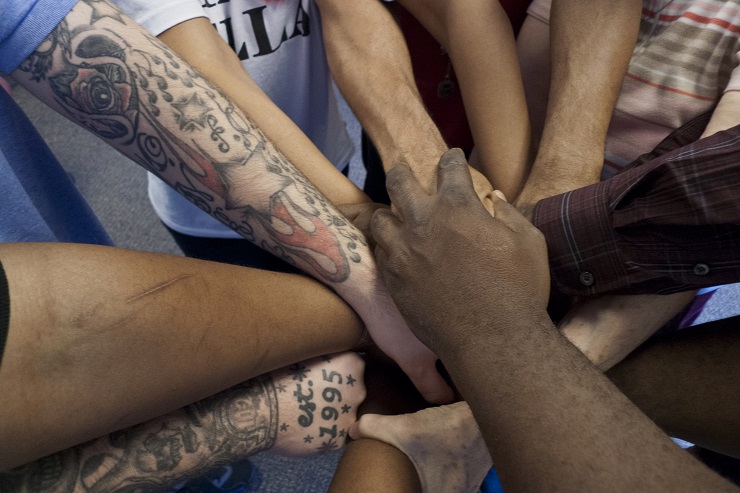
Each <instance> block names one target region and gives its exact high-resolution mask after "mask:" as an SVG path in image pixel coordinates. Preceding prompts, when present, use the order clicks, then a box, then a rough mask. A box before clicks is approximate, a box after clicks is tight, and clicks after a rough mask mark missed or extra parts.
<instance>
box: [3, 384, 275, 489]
mask: <svg viewBox="0 0 740 493" xmlns="http://www.w3.org/2000/svg"><path fill="white" fill-rule="evenodd" d="M277 434H278V407H277V396H276V391H275V387H274V384H273V381H272V378H271V377H269V376H262V377H257V378H254V379H252V380H249V381H248V382H245V383H243V384H241V385H237V386H235V387H232V388H230V389H228V390H226V391H224V392H221V393H220V394H216V395H214V396H213V397H210V398H208V399H205V400H203V401H200V402H197V403H195V404H193V405H191V406H187V407H186V408H183V409H181V410H179V411H176V412H174V413H171V414H169V415H167V416H165V417H163V418H159V419H157V420H154V421H152V422H149V423H144V424H142V425H139V426H135V427H133V428H129V429H126V430H123V431H121V432H117V433H113V434H111V435H109V436H108V437H106V438H101V439H98V440H94V441H92V442H89V443H86V444H84V445H81V446H79V447H75V448H73V449H69V450H66V451H64V452H61V453H58V454H54V455H51V456H49V457H45V458H43V459H41V460H38V461H36V462H34V463H31V464H28V465H25V466H22V467H19V468H17V469H14V470H12V471H8V472H6V473H2V474H0V491H2V492H3V493H6V492H7V493H16V492H58V493H62V492H72V491H85V492H91V493H92V492H106V493H107V492H127V493H129V492H146V491H162V489H163V488H166V487H167V486H169V485H172V484H174V483H176V482H179V481H182V480H184V479H187V478H189V477H197V476H200V475H203V474H205V473H206V472H208V471H210V470H212V469H213V468H215V467H217V466H220V465H224V464H230V463H234V462H236V461H239V460H241V459H243V458H244V457H247V456H249V455H252V454H254V453H255V452H258V451H260V450H266V449H268V448H271V447H272V446H273V445H274V444H275V440H276V437H277Z"/></svg>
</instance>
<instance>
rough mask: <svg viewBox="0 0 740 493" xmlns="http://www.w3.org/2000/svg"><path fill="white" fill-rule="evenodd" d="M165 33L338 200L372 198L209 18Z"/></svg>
mask: <svg viewBox="0 0 740 493" xmlns="http://www.w3.org/2000/svg"><path fill="white" fill-rule="evenodd" d="M158 37H159V39H160V40H161V41H163V42H164V43H165V44H166V45H167V46H169V47H170V48H172V51H174V52H175V53H177V54H178V55H180V56H181V57H182V58H183V59H184V60H185V61H186V62H188V63H189V64H190V65H191V66H192V67H193V68H195V69H196V70H198V71H199V72H200V73H201V74H203V75H204V76H205V77H206V78H208V79H209V80H210V81H211V82H213V83H214V84H216V85H217V86H218V87H219V88H220V89H221V90H222V91H223V92H224V94H225V95H226V96H227V97H228V98H229V99H230V100H231V101H233V102H234V104H235V105H236V106H238V107H239V109H241V110H242V111H243V112H244V114H245V115H248V116H249V117H250V118H251V119H252V120H254V122H255V124H257V125H258V126H259V128H260V130H261V131H262V132H264V133H265V136H266V137H267V138H268V139H269V140H270V142H272V143H273V144H275V147H277V148H278V149H280V152H281V153H282V154H283V155H284V156H285V158H286V159H287V160H288V161H289V162H291V163H293V164H294V165H295V166H296V168H298V169H299V170H300V171H301V173H302V174H303V175H304V176H305V177H306V178H308V180H309V181H310V182H311V183H312V184H313V185H314V186H315V187H316V189H317V190H318V191H319V192H321V193H322V194H323V195H324V196H325V197H326V198H327V199H329V201H330V202H331V203H332V204H337V205H339V204H351V203H358V202H368V201H369V200H370V199H369V198H368V197H367V196H366V195H365V194H364V193H362V191H361V190H360V189H358V188H357V187H356V186H355V185H354V184H353V183H352V182H351V181H349V179H347V177H345V176H344V175H343V174H342V173H341V172H340V171H339V170H338V169H337V168H335V167H334V166H333V165H332V164H331V163H330V162H329V161H328V160H327V159H326V157H324V155H323V154H321V152H320V151H319V150H318V149H317V148H316V146H315V145H314V144H313V142H311V140H310V139H309V138H308V137H306V135H305V134H304V133H303V132H301V130H300V129H299V128H298V127H297V126H296V124H295V123H293V121H292V120H291V119H290V118H289V117H288V116H287V115H286V114H285V113H283V112H282V110H280V108H278V107H277V106H276V105H275V103H273V102H272V100H271V99H270V98H269V97H267V95H266V94H265V93H264V92H263V91H262V89H260V87H259V86H258V85H257V84H256V83H255V82H254V81H253V80H252V78H251V77H250V76H249V74H248V73H247V72H246V71H245V70H244V67H243V66H242V64H241V62H240V61H239V58H238V57H237V56H236V54H235V53H234V51H233V50H232V49H231V48H230V47H229V45H228V44H226V42H225V41H224V40H223V38H221V36H219V35H218V33H217V32H216V30H215V29H213V26H211V24H210V22H209V21H208V19H206V18H204V17H199V18H195V19H191V20H189V21H186V22H183V23H181V24H178V25H176V26H174V27H172V28H171V29H168V30H167V31H165V32H163V33H162V34H160V35H159V36H158Z"/></svg>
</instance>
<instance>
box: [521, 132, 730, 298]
mask: <svg viewBox="0 0 740 493" xmlns="http://www.w3.org/2000/svg"><path fill="white" fill-rule="evenodd" d="M703 123H704V124H705V123H706V122H703ZM697 125H698V124H697ZM695 126H696V125H695ZM692 132H693V133H696V132H697V128H691V126H690V125H687V126H684V127H682V128H681V129H679V131H677V133H674V135H672V136H671V137H669V139H666V141H664V142H663V143H661V145H660V146H658V148H656V151H653V152H652V153H650V154H648V155H646V156H643V157H641V158H640V159H638V162H636V163H635V166H633V167H631V168H629V169H627V170H626V171H624V172H623V173H621V174H619V175H617V176H615V177H613V178H612V179H610V180H607V181H604V182H601V183H598V184H595V185H591V186H588V187H585V188H581V189H578V190H574V191H571V192H568V193H565V194H562V195H558V196H555V197H550V198H548V199H545V200H542V201H540V202H539V203H538V204H537V206H536V207H535V210H534V215H533V222H534V224H535V225H536V226H537V227H538V228H540V230H542V232H543V233H544V234H545V237H546V238H547V242H548V250H549V258H550V268H551V273H552V280H553V286H554V288H555V289H558V290H559V291H561V292H563V293H565V294H570V295H596V294H603V293H607V292H616V293H661V294H667V293H674V292H679V291H686V290H690V289H697V288H701V287H706V286H713V285H718V284H728V283H732V282H738V281H740V126H736V127H734V128H732V129H730V130H728V131H725V132H720V133H718V134H715V135H713V136H711V137H708V138H706V139H701V140H698V141H696V142H694V143H691V144H688V145H684V146H682V147H679V148H677V149H673V150H670V151H668V152H666V150H667V149H669V148H670V147H671V145H670V142H674V143H678V144H679V145H680V144H683V143H685V142H686V141H687V140H691V139H690V135H691V133H692ZM661 152H663V154H661ZM659 154H660V155H659ZM656 156H657V157H656Z"/></svg>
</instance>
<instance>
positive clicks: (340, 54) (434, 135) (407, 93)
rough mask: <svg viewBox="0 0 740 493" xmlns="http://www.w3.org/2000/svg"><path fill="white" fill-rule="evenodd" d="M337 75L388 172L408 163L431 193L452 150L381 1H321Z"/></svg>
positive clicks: (328, 47) (326, 38)
mask: <svg viewBox="0 0 740 493" xmlns="http://www.w3.org/2000/svg"><path fill="white" fill-rule="evenodd" d="M316 4H317V5H318V6H319V9H320V11H321V22H322V28H323V32H324V43H325V45H326V52H327V57H328V60H329V66H330V68H331V72H332V75H333V76H334V79H335V80H336V82H337V85H338V86H339V88H340V89H341V91H342V94H343V95H344V97H345V98H346V99H347V102H348V103H349V105H350V106H351V107H352V110H353V111H354V112H355V115H357V118H358V119H359V120H360V123H361V124H362V126H363V128H364V129H365V131H367V133H368V134H369V135H370V138H371V139H372V141H373V143H374V144H375V146H376V147H377V148H378V151H379V153H380V156H381V158H382V160H383V166H384V167H385V169H386V170H387V169H389V168H390V167H391V166H393V164H395V163H397V162H405V163H408V165H409V166H410V167H411V169H412V170H413V171H414V174H415V175H416V176H418V177H419V180H420V181H421V182H422V184H424V187H425V188H428V189H429V190H433V189H434V180H435V173H434V167H433V166H430V165H429V163H434V162H436V161H437V159H438V158H439V156H440V155H441V154H442V153H443V152H444V151H446V150H447V145H446V144H445V142H444V139H443V138H442V135H441V134H440V133H439V131H438V130H437V127H436V126H435V125H434V122H433V121H432V119H431V117H430V116H429V114H428V113H427V111H426V108H425V107H424V103H423V102H422V100H421V96H420V95H419V91H418V89H417V88H416V82H415V81H414V75H413V71H412V69H411V59H410V57H409V53H408V48H407V47H406V41H405V40H404V39H403V35H402V34H401V31H400V29H399V28H398V26H397V25H396V22H395V21H394V20H393V18H392V16H391V14H390V13H389V12H388V11H387V10H386V8H385V7H384V6H383V5H382V4H381V3H380V2H379V1H378V0H360V1H353V2H347V1H346V0H318V1H317V2H316Z"/></svg>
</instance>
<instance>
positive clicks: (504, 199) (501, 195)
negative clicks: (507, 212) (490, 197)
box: [493, 190, 508, 202]
mask: <svg viewBox="0 0 740 493" xmlns="http://www.w3.org/2000/svg"><path fill="white" fill-rule="evenodd" d="M493 193H494V194H495V195H496V197H498V198H500V199H501V200H503V201H504V202H508V200H506V195H504V192H502V191H501V190H494V191H493Z"/></svg>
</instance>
